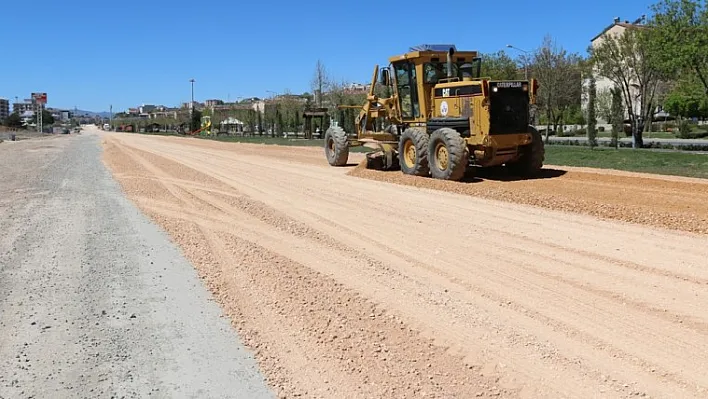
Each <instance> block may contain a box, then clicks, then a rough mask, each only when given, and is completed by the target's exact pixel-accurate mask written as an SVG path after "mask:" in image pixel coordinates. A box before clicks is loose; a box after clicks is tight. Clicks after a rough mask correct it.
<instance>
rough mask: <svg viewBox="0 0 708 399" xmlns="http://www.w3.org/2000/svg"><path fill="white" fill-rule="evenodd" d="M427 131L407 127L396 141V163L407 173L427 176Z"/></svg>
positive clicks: (428, 169)
mask: <svg viewBox="0 0 708 399" xmlns="http://www.w3.org/2000/svg"><path fill="white" fill-rule="evenodd" d="M428 140H429V137H428V133H426V132H425V130H423V129H418V128H414V127H411V128H408V129H406V130H405V131H404V132H403V134H401V139H400V141H399V142H398V163H399V165H400V167H401V171H402V172H403V173H405V174H407V175H413V176H428V175H429V174H430V168H429V167H428Z"/></svg>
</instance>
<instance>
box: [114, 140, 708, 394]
mask: <svg viewBox="0 0 708 399" xmlns="http://www.w3.org/2000/svg"><path fill="white" fill-rule="evenodd" d="M114 137H115V136H113V137H111V141H112V142H114V143H116V145H120V146H126V147H130V148H131V149H135V150H139V151H143V152H145V153H146V154H147V153H149V154H150V155H146V154H143V153H140V155H141V156H144V158H143V159H147V162H149V163H150V164H152V165H155V166H156V167H157V168H158V169H160V170H161V172H159V173H161V174H162V175H161V176H159V177H158V176H156V177H155V180H156V181H160V182H164V181H169V182H170V183H171V184H174V185H175V187H177V190H181V191H179V194H180V195H183V196H186V197H187V198H188V200H189V201H191V203H192V205H190V209H189V211H188V212H180V210H179V206H169V205H167V204H165V203H163V202H149V201H148V204H149V205H151V207H150V210H149V212H156V213H157V214H158V216H157V217H156V219H159V220H161V221H160V223H161V224H165V225H169V224H170V223H172V222H174V221H175V220H180V219H187V220H191V221H194V222H197V223H198V224H199V228H200V229H201V230H200V233H199V234H201V235H202V236H203V235H204V234H206V235H208V236H211V238H210V239H205V240H207V241H214V240H217V238H218V239H220V240H221V241H220V242H221V244H219V243H217V244H218V245H226V244H224V242H226V241H228V240H230V239H233V240H236V241H238V243H239V245H241V246H246V247H248V246H249V245H253V246H255V247H256V248H255V249H253V250H254V251H255V252H257V253H259V254H260V253H268V254H271V255H272V256H273V257H274V258H270V257H266V258H267V259H269V261H268V262H266V263H268V264H269V265H270V266H269V267H273V266H272V264H273V263H274V262H275V261H274V260H273V261H271V260H270V259H277V260H278V263H277V264H281V263H282V262H289V263H292V264H294V265H296V267H300V268H303V269H304V270H306V271H309V272H310V273H314V276H316V278H317V279H318V280H319V279H331V280H332V281H334V282H335V284H341V285H342V287H343V288H346V289H347V290H348V291H347V292H350V293H351V294H352V295H356V296H359V297H362V298H364V299H366V300H367V301H370V302H371V303H373V304H376V306H379V307H381V308H384V309H386V311H387V313H389V314H391V315H395V317H398V318H399V320H400V321H402V322H403V323H404V325H405V326H407V328H409V329H411V330H413V331H415V333H416V334H419V337H422V338H424V339H428V338H431V339H433V341H432V342H434V343H435V344H436V345H440V346H441V347H443V348H448V349H447V350H448V352H447V353H449V354H450V355H451V356H457V359H458V360H456V361H452V362H451V363H450V365H453V364H459V365H460V367H462V368H463V369H464V367H466V366H465V364H466V363H465V362H468V363H469V364H472V365H476V366H474V367H475V370H479V371H480V372H481V373H483V374H484V375H489V374H490V373H491V375H493V376H496V377H493V381H494V382H495V383H496V384H497V387H498V388H501V389H503V390H505V391H504V392H506V394H508V395H510V396H521V397H538V396H556V397H558V396H561V397H566V396H581V397H587V396H603V397H614V396H618V397H625V396H628V395H630V394H640V395H641V394H643V393H646V394H649V395H651V396H667V395H676V394H678V393H680V395H682V396H686V397H692V396H695V397H701V396H702V395H703V394H704V392H705V389H706V386H708V381H707V380H706V379H705V377H704V375H705V374H706V373H708V371H707V369H706V367H708V358H706V356H707V355H706V353H707V352H708V350H707V348H706V347H705V345H706V344H705V342H706V339H705V332H706V329H705V321H706V319H707V318H708V314H707V312H706V311H705V309H706V307H705V305H706V304H708V298H706V297H705V295H704V294H703V293H701V292H700V290H701V289H702V286H703V285H704V282H705V281H704V279H705V278H706V277H705V270H704V269H703V268H700V267H697V266H698V265H699V264H700V263H697V262H702V261H704V260H705V259H706V255H707V254H706V246H705V245H700V244H699V243H705V240H704V239H703V238H701V237H700V236H696V235H690V234H676V233H672V232H666V231H652V232H650V231H649V230H646V229H643V228H641V227H637V226H632V225H624V224H611V225H610V224H606V223H604V222H602V223H601V222H598V221H596V220H592V219H590V218H586V217H583V216H572V215H569V214H560V213H553V214H549V213H548V212H546V211H542V210H540V209H535V208H520V207H518V206H516V205H513V204H503V203H498V202H492V201H488V200H479V199H475V198H471V197H469V196H467V197H466V196H464V195H463V196H455V195H450V194H445V193H439V192H438V193H437V194H436V193H435V191H431V190H428V189H422V190H421V189H416V188H406V187H402V186H391V185H387V184H386V183H378V182H370V181H368V180H365V179H352V178H350V177H348V176H346V175H345V172H346V169H337V168H327V167H324V168H319V167H317V166H316V163H314V162H309V161H307V162H305V163H303V164H299V163H296V162H292V161H283V160H280V161H277V162H274V161H272V159H270V158H269V157H270V156H271V155H272V154H280V153H282V152H283V150H278V151H270V150H268V151H266V154H265V155H262V154H259V155H255V154H253V153H250V152H249V151H251V149H252V148H253V147H247V148H246V149H245V150H244V149H243V147H240V146H237V145H223V146H219V147H213V148H212V147H210V146H206V145H202V144H200V145H199V146H196V147H197V150H193V148H191V145H190V144H189V143H188V142H187V141H186V140H185V141H183V143H174V142H172V141H170V140H164V141H163V140H159V139H150V140H148V139H145V138H143V137H139V136H132V137H125V138H123V137H121V138H120V139H118V138H117V137H116V138H115V139H114ZM160 139H161V138H160ZM113 140H115V141H113ZM288 150H290V149H288ZM293 150H294V151H297V149H293ZM210 152H213V153H211V154H210ZM310 152H311V151H309V152H307V154H309V153H310ZM158 154H159V155H158ZM210 155H211V156H210ZM290 158H291V159H300V158H303V159H307V155H302V154H300V155H297V156H293V157H290ZM298 162H299V161H298ZM172 163H178V164H181V165H183V167H184V168H187V169H192V170H193V171H191V172H190V171H189V170H186V169H185V170H182V171H181V172H180V173H181V174H180V175H176V174H175V173H174V171H175V170H178V167H177V166H176V165H172ZM289 168H290V169H294V171H292V172H288V170H289ZM203 173H208V174H209V177H211V178H213V179H214V180H215V181H216V183H214V189H213V190H212V189H211V188H210V184H211V183H206V184H205V183H203V182H202V181H201V180H204V179H202V178H201V176H200V174H203ZM180 177H184V179H181V178H180ZM123 178H125V176H123ZM195 181H199V184H197V183H196V182H195ZM315 194H317V195H315ZM138 201H140V200H139V199H138ZM436 205H439V206H436ZM369 209H371V210H373V211H374V212H373V215H372V216H371V217H370V218H366V217H364V218H362V217H357V215H356V211H357V210H359V211H364V210H369ZM408 209H414V210H417V209H420V210H424V211H425V212H423V213H420V212H418V213H414V214H413V217H412V218H409V217H408V216H409V215H408V214H407V213H406V210H408ZM446 209H450V210H451V209H454V212H452V213H449V212H446ZM522 209H523V211H522ZM377 215H385V217H383V218H379V217H377ZM552 220H554V221H555V222H556V223H557V224H556V226H555V227H553V228H552V229H550V225H551V221H552ZM389 221H391V222H392V223H391V222H389ZM436 224H438V225H440V226H444V229H443V231H445V233H446V234H444V235H436V234H431V233H432V232H434V231H436ZM354 226H356V227H354ZM431 229H432V230H431ZM172 234H173V236H179V235H180V230H179V228H176V229H174V232H173V233H172ZM610 235H616V237H617V238H619V237H622V238H621V239H615V237H614V236H610ZM224 237H231V238H229V239H226V238H224ZM399 238H400V239H402V240H403V241H400V240H399V242H396V241H397V240H398V239H399ZM182 239H184V238H182ZM589 242H592V243H593V245H589V246H588V245H586V243H589ZM249 243H250V244H249ZM629 243H632V244H631V246H630V244H629ZM185 245H186V244H185ZM581 247H582V249H581ZM615 249H617V251H615ZM620 250H621V251H620ZM219 251H220V250H219V249H218V248H216V247H214V248H212V249H211V250H207V252H209V253H210V254H211V255H209V256H212V257H213V259H216V261H218V262H221V263H222V266H221V269H223V270H228V269H229V268H234V267H248V265H241V264H240V263H238V262H237V261H236V260H234V259H231V258H229V260H226V261H224V260H222V258H223V257H226V256H227V255H226V254H224V253H223V252H219ZM215 252H218V253H220V255H218V256H217V255H214V253H215ZM667 254H670V255H667ZM259 256H260V255H259ZM268 256H270V255H268ZM196 259H197V260H195V264H197V265H199V262H200V260H199V259H201V258H200V257H199V256H197V257H196ZM236 259H240V258H236ZM249 259H250V258H249ZM325 259H326V260H325ZM281 260H282V262H281ZM249 261H250V262H256V260H249ZM202 262H204V260H202ZM259 267H260V268H265V267H266V266H265V265H264V264H263V265H260V266H259ZM294 267H295V266H294ZM221 269H220V270H221ZM227 273H228V271H227ZM219 276H221V277H223V276H224V271H221V272H220V274H219ZM254 281H255V282H253V284H254V287H252V288H251V289H261V290H264V291H269V290H270V291H273V292H274V293H273V295H277V292H275V289H274V288H272V287H260V286H258V284H259V283H257V280H254ZM263 281H265V280H263ZM273 284H274V285H277V282H274V283H273ZM315 285H316V284H315ZM647 288H649V289H647ZM235 292H236V291H231V294H232V295H236V293H235ZM315 293H319V291H317V290H316V291H315V292H313V294H315ZM667 301H668V302H667ZM662 302H663V304H662ZM335 308H336V307H335ZM337 310H338V311H339V312H340V313H341V312H342V309H339V308H338V309H337ZM662 310H664V312H663V313H662V312H661V311H662ZM251 314H255V313H251ZM674 316H676V318H674ZM254 317H256V316H254ZM305 318H307V314H305ZM254 323H257V321H256V319H253V320H251V321H250V322H249V324H250V325H251V326H254V325H255V324H254ZM293 325H294V324H293ZM254 328H255V327H254ZM258 328H262V327H258ZM258 328H255V330H256V331H257V330H258ZM256 341H257V339H256ZM314 342H316V340H315V341H314ZM328 350H329V349H322V352H321V353H318V354H317V356H321V357H322V359H320V358H318V360H321V361H325V362H326V360H324V359H327V358H328V354H329V352H328ZM401 350H402V351H404V352H405V348H401ZM402 353H403V352H402ZM405 353H406V354H407V355H409V356H410V357H411V358H416V357H418V356H416V355H413V353H409V352H405ZM463 357H465V360H464V361H463V360H462V358H463ZM456 362H458V363H456ZM688 364H690V366H688V367H687V365H688ZM445 367H447V366H445ZM292 370H295V369H292ZM332 370H339V371H338V372H337V373H335V374H337V375H339V373H340V372H343V373H344V375H347V374H346V373H347V371H346V370H344V371H341V369H336V368H333V369H332ZM441 372H443V373H444V371H441ZM294 373H295V374H294V376H297V374H298V372H297V371H294ZM475 375H477V372H476V371H475ZM559 377H560V380H562V381H563V382H560V380H559ZM327 378H335V377H327ZM293 381H294V380H293ZM390 381H391V384H392V385H389V386H388V387H391V386H393V385H396V386H397V384H399V382H400V381H402V380H390ZM342 389H345V388H342ZM346 389H348V388H346ZM377 392H378V391H377ZM437 393H438V394H441V395H442V391H437ZM452 396H455V397H457V396H456V395H455V394H452Z"/></svg>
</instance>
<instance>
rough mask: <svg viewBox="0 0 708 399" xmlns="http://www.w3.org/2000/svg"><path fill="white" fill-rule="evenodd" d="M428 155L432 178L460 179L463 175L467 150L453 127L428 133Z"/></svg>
mask: <svg viewBox="0 0 708 399" xmlns="http://www.w3.org/2000/svg"><path fill="white" fill-rule="evenodd" d="M428 156H429V157H430V174H431V175H432V177H433V178H435V179H442V180H460V179H462V178H463V177H464V176H465V169H466V168H467V164H468V161H469V152H468V151H467V144H466V143H465V140H464V139H463V138H462V136H460V133H458V132H457V131H455V130H454V129H450V128H442V129H438V130H436V131H434V132H433V134H431V135H430V143H429V147H428Z"/></svg>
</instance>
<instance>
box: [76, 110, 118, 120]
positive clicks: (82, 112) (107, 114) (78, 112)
mask: <svg viewBox="0 0 708 399" xmlns="http://www.w3.org/2000/svg"><path fill="white" fill-rule="evenodd" d="M69 111H71V112H72V114H74V115H79V116H84V115H86V116H88V117H90V118H93V117H96V116H98V117H101V118H109V117H110V116H111V113H110V112H93V111H85V110H82V109H77V110H74V109H69Z"/></svg>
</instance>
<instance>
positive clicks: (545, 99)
mask: <svg viewBox="0 0 708 399" xmlns="http://www.w3.org/2000/svg"><path fill="white" fill-rule="evenodd" d="M582 67H583V64H582V59H581V57H580V56H579V55H577V54H569V53H568V52H567V51H566V50H565V49H563V48H562V47H560V46H558V45H556V43H555V42H554V41H553V39H552V38H551V37H550V36H546V37H545V38H544V40H543V43H542V44H541V47H540V48H539V49H538V50H536V51H535V52H534V54H533V57H532V58H531V65H530V70H531V73H532V75H533V76H534V77H535V78H537V79H538V80H539V81H540V88H539V92H538V105H539V107H540V109H541V110H542V112H544V113H545V119H546V125H547V126H546V142H548V136H549V134H550V130H551V125H553V130H554V131H559V127H560V129H562V125H563V118H564V116H565V115H567V113H568V111H569V109H570V108H572V107H573V106H580V97H581V94H582V84H581V71H582Z"/></svg>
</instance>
